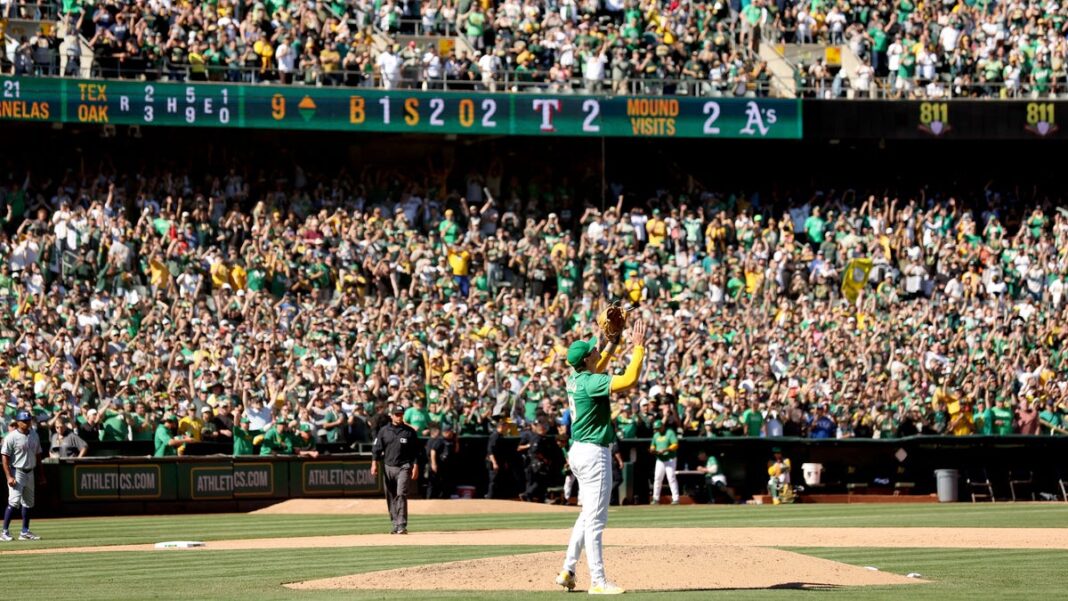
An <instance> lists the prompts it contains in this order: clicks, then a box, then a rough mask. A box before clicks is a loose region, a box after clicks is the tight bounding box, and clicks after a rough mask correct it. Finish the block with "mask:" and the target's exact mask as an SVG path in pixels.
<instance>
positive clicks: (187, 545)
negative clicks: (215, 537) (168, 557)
mask: <svg viewBox="0 0 1068 601" xmlns="http://www.w3.org/2000/svg"><path fill="white" fill-rule="evenodd" d="M204 546H206V545H205V544H204V543H202V542H199V541H193V540H172V541H169V542H165V543H156V548H157V549H195V548H197V547H204Z"/></svg>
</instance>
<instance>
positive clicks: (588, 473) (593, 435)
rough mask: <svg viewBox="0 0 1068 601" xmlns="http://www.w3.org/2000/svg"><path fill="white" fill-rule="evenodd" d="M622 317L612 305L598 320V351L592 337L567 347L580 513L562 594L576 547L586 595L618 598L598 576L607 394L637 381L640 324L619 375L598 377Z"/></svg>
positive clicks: (571, 580)
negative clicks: (586, 573) (585, 574)
mask: <svg viewBox="0 0 1068 601" xmlns="http://www.w3.org/2000/svg"><path fill="white" fill-rule="evenodd" d="M624 320H625V315H624V313H623V311H622V310H620V309H619V308H618V307H609V309H608V310H607V311H606V312H605V313H604V314H602V315H601V316H600V317H599V318H598V323H599V324H600V326H601V330H602V332H603V333H604V340H605V342H607V345H606V346H605V347H604V349H603V350H598V349H597V346H596V342H597V341H596V339H595V338H591V339H590V340H579V341H577V342H574V343H572V344H571V346H570V347H568V349H567V363H568V365H570V366H571V368H572V369H573V370H574V373H572V374H571V376H570V377H568V379H567V399H568V404H569V405H570V410H571V440H572V446H571V450H570V452H569V454H568V462H569V464H570V466H571V472H572V473H573V474H574V475H575V478H577V479H578V482H579V501H580V502H581V505H582V512H581V513H580V514H579V517H578V519H577V520H575V528H574V530H572V531H571V542H569V543H568V545H567V557H566V558H565V559H564V569H563V570H561V572H560V575H559V576H557V577H556V584H558V585H560V586H562V587H564V588H565V589H567V590H569V591H570V590H574V588H575V565H576V564H577V563H578V560H579V556H580V555H582V549H583V547H585V549H586V561H587V563H588V564H589V566H590V590H589V593H590V594H591V595H618V594H621V593H623V589H621V588H619V587H618V586H616V585H614V584H611V583H609V582H608V580H607V578H606V577H605V573H604V557H603V550H602V546H601V538H602V535H603V534H604V527H605V524H607V523H608V502H609V500H610V499H611V489H612V458H611V455H610V454H609V447H610V446H611V445H612V442H613V441H614V440H615V438H616V435H615V430H614V429H613V427H612V417H611V416H612V407H611V404H610V401H609V398H608V397H609V393H612V392H623V391H626V390H628V389H630V388H632V387H634V385H635V384H637V383H638V375H639V374H640V373H641V369H642V359H643V358H644V356H645V349H644V348H643V346H642V345H643V344H644V342H645V324H644V323H642V322H641V321H640V320H639V321H637V322H636V323H635V324H634V327H633V328H632V330H631V342H632V343H633V344H634V351H633V353H634V354H633V355H632V356H631V359H630V364H629V365H628V366H627V370H626V372H625V373H624V374H623V375H622V376H609V375H606V374H605V373H603V372H604V371H605V369H607V367H608V364H609V362H610V360H611V358H612V356H613V354H614V352H615V350H616V347H617V346H618V345H619V343H620V334H621V333H622V331H623V325H624Z"/></svg>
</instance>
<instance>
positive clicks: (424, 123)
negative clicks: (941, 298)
mask: <svg viewBox="0 0 1068 601" xmlns="http://www.w3.org/2000/svg"><path fill="white" fill-rule="evenodd" d="M0 120H17V121H44V122H60V123H101V124H108V123H110V124H118V125H167V126H190V127H194V126H195V127H224V128H225V127H233V128H266V129H294V130H327V131H352V132H360V131H369V132H396V133H423V134H428V133H429V134H434V133H440V134H482V135H485V134H493V135H521V136H542V137H550V136H592V137H601V136H603V137H630V138H734V139H745V138H773V139H799V138H800V137H801V134H802V127H801V103H800V101H799V100H794V99H789V100H784V99H769V98H693V97H686V96H583V95H575V94H536V93H523V94H484V93H477V92H470V93H468V92H455V91H449V92H432V91H421V90H377V89H370V88H334V87H304V86H262V85H248V84H245V85H231V84H218V83H202V84H194V83H161V82H130V81H88V80H74V79H50V78H0Z"/></svg>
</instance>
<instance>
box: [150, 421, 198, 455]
mask: <svg viewBox="0 0 1068 601" xmlns="http://www.w3.org/2000/svg"><path fill="white" fill-rule="evenodd" d="M187 442H193V439H192V438H189V437H188V436H179V435H178V418H177V417H175V415H174V414H173V413H168V414H167V415H164V416H163V423H162V424H160V425H159V426H157V427H156V452H155V456H156V457H173V456H176V455H178V447H180V446H182V445H184V444H185V443H187Z"/></svg>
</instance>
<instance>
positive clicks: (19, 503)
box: [0, 411, 43, 541]
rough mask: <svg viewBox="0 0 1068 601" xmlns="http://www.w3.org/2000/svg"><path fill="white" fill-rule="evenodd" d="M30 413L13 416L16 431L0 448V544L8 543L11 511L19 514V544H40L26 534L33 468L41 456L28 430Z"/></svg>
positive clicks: (38, 440) (27, 532)
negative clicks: (3, 487)
mask: <svg viewBox="0 0 1068 601" xmlns="http://www.w3.org/2000/svg"><path fill="white" fill-rule="evenodd" d="M30 419H31V417H30V413H29V412H28V411H19V412H18V413H17V414H15V422H16V424H17V427H16V429H15V430H13V431H11V432H8V434H7V436H5V437H4V443H3V445H2V446H0V455H3V461H4V475H5V476H6V477H7V507H6V508H5V509H4V530H3V532H0V541H9V540H11V534H10V533H9V532H8V531H7V528H8V526H9V525H10V524H11V518H12V517H14V515H15V510H17V509H21V510H22V533H21V534H19V540H41V537H39V536H37V535H36V534H34V533H33V532H30V509H32V508H33V489H34V480H33V478H34V473H33V470H34V468H36V467H37V465H38V462H39V461H40V459H41V455H42V454H43V452H42V450H41V439H40V438H38V437H37V432H35V431H34V430H32V429H31V428H30Z"/></svg>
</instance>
